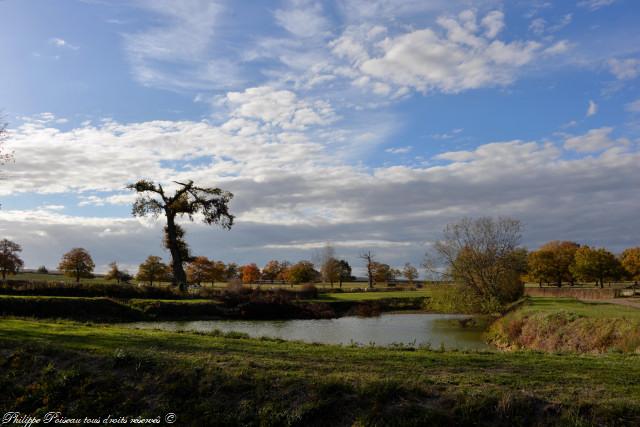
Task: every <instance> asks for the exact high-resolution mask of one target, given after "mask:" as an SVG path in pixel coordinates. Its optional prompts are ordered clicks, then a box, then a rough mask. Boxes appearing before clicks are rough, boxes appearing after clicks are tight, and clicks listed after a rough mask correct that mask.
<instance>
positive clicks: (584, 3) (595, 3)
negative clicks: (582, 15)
mask: <svg viewBox="0 0 640 427" xmlns="http://www.w3.org/2000/svg"><path fill="white" fill-rule="evenodd" d="M615 2H616V0H581V1H579V2H578V6H581V7H584V8H587V9H589V10H592V11H594V10H598V9H600V8H602V7H605V6H609V5H612V4H613V3H615Z"/></svg>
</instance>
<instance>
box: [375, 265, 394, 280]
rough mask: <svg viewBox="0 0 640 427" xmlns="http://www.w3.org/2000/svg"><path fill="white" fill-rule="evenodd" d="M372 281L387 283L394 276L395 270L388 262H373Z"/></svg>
mask: <svg viewBox="0 0 640 427" xmlns="http://www.w3.org/2000/svg"><path fill="white" fill-rule="evenodd" d="M372 267H373V281H374V283H376V284H378V283H388V282H390V281H392V280H393V279H394V278H395V272H394V270H393V268H391V266H390V265H389V264H385V263H382V262H374V263H373V266H372Z"/></svg>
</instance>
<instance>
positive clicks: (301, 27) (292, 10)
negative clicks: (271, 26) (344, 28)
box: [274, 0, 329, 38]
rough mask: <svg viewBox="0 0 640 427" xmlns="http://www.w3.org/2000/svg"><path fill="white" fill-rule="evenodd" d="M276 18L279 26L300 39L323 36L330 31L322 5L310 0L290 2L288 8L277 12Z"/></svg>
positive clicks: (292, 0)
mask: <svg viewBox="0 0 640 427" xmlns="http://www.w3.org/2000/svg"><path fill="white" fill-rule="evenodd" d="M274 16H275V18H276V22H277V23H278V25H280V26H281V27H283V28H284V29H286V30H287V31H289V32H290V33H291V34H293V35H295V36H298V37H303V38H306V37H315V36H318V35H323V34H325V33H326V32H327V31H328V29H329V22H328V21H327V19H326V18H325V17H324V11H323V10H322V4H321V3H317V2H313V1H310V0H288V2H287V7H286V8H284V9H278V10H276V11H275V13H274Z"/></svg>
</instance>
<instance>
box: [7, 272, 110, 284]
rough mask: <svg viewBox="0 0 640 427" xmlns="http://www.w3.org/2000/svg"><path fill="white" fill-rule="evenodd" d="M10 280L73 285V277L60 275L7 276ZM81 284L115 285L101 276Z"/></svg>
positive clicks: (82, 281) (20, 274)
mask: <svg viewBox="0 0 640 427" xmlns="http://www.w3.org/2000/svg"><path fill="white" fill-rule="evenodd" d="M7 278H8V279H10V280H33V281H42V282H65V283H75V281H76V278H75V277H69V276H65V275H62V274H50V273H46V274H45V273H18V274H16V275H12V276H8V277H7ZM80 282H81V283H112V284H114V283H116V281H115V280H107V279H105V278H104V277H102V276H97V277H94V278H91V279H80Z"/></svg>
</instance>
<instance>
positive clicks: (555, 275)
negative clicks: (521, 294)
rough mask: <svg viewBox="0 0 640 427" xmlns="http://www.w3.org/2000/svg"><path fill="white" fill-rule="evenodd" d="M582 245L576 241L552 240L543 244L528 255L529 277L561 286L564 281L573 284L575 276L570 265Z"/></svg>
mask: <svg viewBox="0 0 640 427" xmlns="http://www.w3.org/2000/svg"><path fill="white" fill-rule="evenodd" d="M579 247H580V245H579V244H577V243H575V242H566V241H552V242H549V243H546V244H544V245H542V246H541V247H540V248H539V249H538V250H537V251H534V252H531V253H530V254H529V256H528V260H527V265H528V273H529V277H531V278H532V279H534V280H537V281H539V282H540V283H542V282H547V283H549V282H554V283H555V284H556V286H558V287H561V286H562V282H563V281H567V282H569V283H571V284H573V283H574V282H575V278H574V276H573V274H571V271H570V269H569V267H571V264H573V258H574V256H575V254H576V251H577V250H578V248H579Z"/></svg>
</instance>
